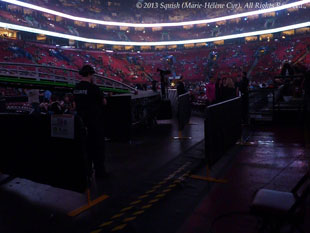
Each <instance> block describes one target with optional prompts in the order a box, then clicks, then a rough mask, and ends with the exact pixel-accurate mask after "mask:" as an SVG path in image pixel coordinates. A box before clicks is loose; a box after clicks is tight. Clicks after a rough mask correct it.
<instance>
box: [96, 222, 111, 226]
mask: <svg viewBox="0 0 310 233" xmlns="http://www.w3.org/2000/svg"><path fill="white" fill-rule="evenodd" d="M112 223H113V221H109V222H104V223H102V224H101V225H99V227H105V226H108V225H111V224H112Z"/></svg>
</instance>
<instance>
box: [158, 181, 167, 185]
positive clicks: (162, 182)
mask: <svg viewBox="0 0 310 233" xmlns="http://www.w3.org/2000/svg"><path fill="white" fill-rule="evenodd" d="M164 183H166V181H160V182H159V183H158V184H159V185H162V184H164Z"/></svg>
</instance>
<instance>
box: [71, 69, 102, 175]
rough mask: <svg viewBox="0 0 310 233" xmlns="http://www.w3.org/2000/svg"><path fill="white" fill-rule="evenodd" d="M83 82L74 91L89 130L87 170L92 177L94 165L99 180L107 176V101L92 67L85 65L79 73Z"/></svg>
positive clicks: (77, 108)
mask: <svg viewBox="0 0 310 233" xmlns="http://www.w3.org/2000/svg"><path fill="white" fill-rule="evenodd" d="M79 74H80V75H81V76H82V81H81V82H79V83H78V84H77V85H76V86H75V88H74V91H73V94H74V101H75V106H76V112H77V115H78V116H79V117H81V119H82V120H83V123H84V125H85V127H86V129H87V135H86V153H87V159H88V164H87V169H88V172H89V174H88V175H90V176H91V175H92V165H93V166H94V169H95V175H96V177H97V178H102V177H104V176H105V175H106V171H105V166H104V162H105V151H104V149H105V146H104V144H105V143H104V142H105V139H104V133H103V106H104V104H105V99H104V96H103V93H102V92H101V90H100V89H99V87H98V86H97V85H96V84H95V83H94V74H95V70H94V69H93V67H91V66H90V65H85V66H83V67H82V69H81V70H80V71H79Z"/></svg>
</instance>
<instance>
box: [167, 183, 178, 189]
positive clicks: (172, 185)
mask: <svg viewBox="0 0 310 233" xmlns="http://www.w3.org/2000/svg"><path fill="white" fill-rule="evenodd" d="M175 186H177V185H176V184H171V185H169V186H168V188H173V187H175Z"/></svg>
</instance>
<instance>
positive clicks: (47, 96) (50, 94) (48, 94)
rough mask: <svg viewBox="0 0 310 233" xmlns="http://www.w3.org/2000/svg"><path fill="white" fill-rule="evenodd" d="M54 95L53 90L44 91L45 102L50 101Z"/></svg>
mask: <svg viewBox="0 0 310 233" xmlns="http://www.w3.org/2000/svg"><path fill="white" fill-rule="evenodd" d="M51 97H52V92H51V91H50V90H46V91H44V102H48V103H49V102H50V101H51Z"/></svg>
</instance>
